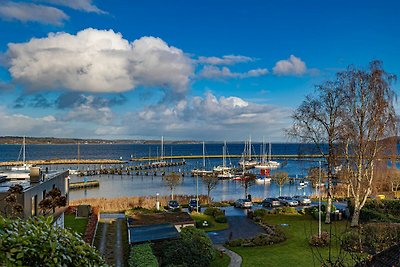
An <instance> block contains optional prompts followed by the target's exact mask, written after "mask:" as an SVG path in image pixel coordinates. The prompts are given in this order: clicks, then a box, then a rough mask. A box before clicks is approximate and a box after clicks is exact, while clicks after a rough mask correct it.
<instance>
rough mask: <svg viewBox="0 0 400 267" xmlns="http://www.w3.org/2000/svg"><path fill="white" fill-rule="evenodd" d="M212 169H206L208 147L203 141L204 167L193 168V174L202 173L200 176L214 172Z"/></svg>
mask: <svg viewBox="0 0 400 267" xmlns="http://www.w3.org/2000/svg"><path fill="white" fill-rule="evenodd" d="M212 173H213V172H212V171H207V170H206V147H205V144H204V142H203V169H201V170H199V169H193V170H192V174H193V175H200V176H205V175H207V174H212Z"/></svg>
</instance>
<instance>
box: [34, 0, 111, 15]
mask: <svg viewBox="0 0 400 267" xmlns="http://www.w3.org/2000/svg"><path fill="white" fill-rule="evenodd" d="M39 1H40V2H46V3H49V4H54V5H59V6H66V7H69V8H72V9H75V10H81V11H85V12H94V13H97V14H106V13H107V12H105V11H103V10H101V9H99V8H98V7H97V6H95V5H94V4H93V3H92V0H68V1H65V0H39Z"/></svg>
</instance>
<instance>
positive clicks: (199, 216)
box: [190, 213, 229, 232]
mask: <svg viewBox="0 0 400 267" xmlns="http://www.w3.org/2000/svg"><path fill="white" fill-rule="evenodd" d="M190 216H191V217H192V219H193V220H195V221H196V222H200V223H201V224H202V223H203V222H204V221H207V222H208V226H207V227H200V229H203V230H204V231H206V232H211V231H220V230H225V229H228V227H229V225H228V223H217V222H216V221H215V220H214V218H213V217H212V216H208V215H205V214H203V213H191V214H190Z"/></svg>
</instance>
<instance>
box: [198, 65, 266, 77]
mask: <svg viewBox="0 0 400 267" xmlns="http://www.w3.org/2000/svg"><path fill="white" fill-rule="evenodd" d="M266 74H268V70H267V69H253V70H249V71H247V72H232V71H231V70H230V69H229V68H228V67H221V68H219V67H216V66H212V65H207V66H204V67H203V68H202V69H201V70H200V72H199V74H198V76H199V77H201V78H206V79H217V80H218V79H227V78H249V77H258V76H263V75H266Z"/></svg>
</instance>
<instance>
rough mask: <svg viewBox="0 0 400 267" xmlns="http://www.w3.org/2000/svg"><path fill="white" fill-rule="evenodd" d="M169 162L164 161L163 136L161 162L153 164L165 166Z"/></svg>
mask: <svg viewBox="0 0 400 267" xmlns="http://www.w3.org/2000/svg"><path fill="white" fill-rule="evenodd" d="M157 154H158V153H157ZM166 164H167V162H166V161H165V160H164V136H161V153H160V159H159V161H156V162H153V163H152V165H157V166H165V165H166Z"/></svg>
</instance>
